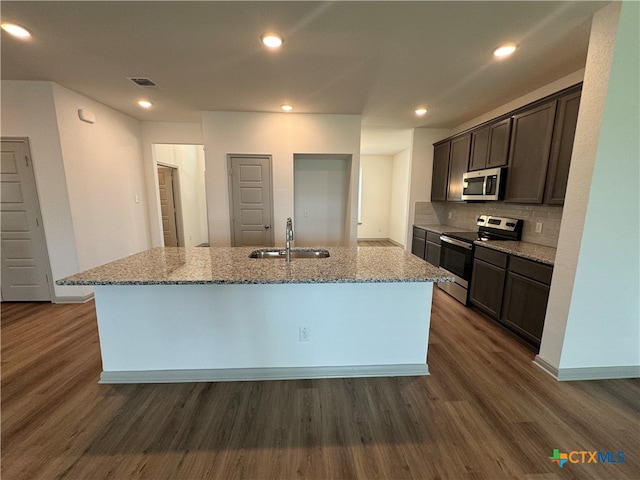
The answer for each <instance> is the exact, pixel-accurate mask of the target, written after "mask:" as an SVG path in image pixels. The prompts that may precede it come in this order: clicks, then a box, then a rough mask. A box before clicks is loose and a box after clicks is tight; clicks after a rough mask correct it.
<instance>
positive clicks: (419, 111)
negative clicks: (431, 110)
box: [415, 107, 427, 115]
mask: <svg viewBox="0 0 640 480" xmlns="http://www.w3.org/2000/svg"><path fill="white" fill-rule="evenodd" d="M415 112H416V115H424V114H425V113H427V107H420V108H416V110H415Z"/></svg>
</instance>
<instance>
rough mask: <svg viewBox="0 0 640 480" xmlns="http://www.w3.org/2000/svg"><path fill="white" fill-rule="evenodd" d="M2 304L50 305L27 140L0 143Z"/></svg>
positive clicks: (46, 270)
mask: <svg viewBox="0 0 640 480" xmlns="http://www.w3.org/2000/svg"><path fill="white" fill-rule="evenodd" d="M0 183H1V185H0V215H1V225H2V232H1V236H0V244H1V246H2V253H1V256H2V300H3V301H51V289H50V286H49V263H48V257H47V254H46V251H47V250H46V243H45V237H44V230H43V228H42V221H41V216H40V206H39V203H38V194H37V191H36V183H35V177H34V175H33V168H32V163H31V156H30V154H29V147H28V145H27V140H26V139H15V140H14V139H2V167H1V170H0Z"/></svg>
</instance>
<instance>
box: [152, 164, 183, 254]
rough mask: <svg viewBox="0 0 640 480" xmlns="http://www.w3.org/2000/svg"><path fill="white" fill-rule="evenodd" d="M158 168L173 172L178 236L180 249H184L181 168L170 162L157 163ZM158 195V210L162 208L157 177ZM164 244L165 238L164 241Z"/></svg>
mask: <svg viewBox="0 0 640 480" xmlns="http://www.w3.org/2000/svg"><path fill="white" fill-rule="evenodd" d="M158 167H166V168H170V169H171V170H172V171H173V175H172V182H171V183H172V186H173V204H174V207H175V216H176V236H177V238H178V247H184V246H185V241H184V223H183V218H182V197H181V195H180V194H181V192H180V166H179V165H175V164H172V163H169V162H156V170H157V169H158ZM156 194H157V197H158V208H160V183H159V180H158V178H157V176H156ZM162 243H164V237H163V239H162Z"/></svg>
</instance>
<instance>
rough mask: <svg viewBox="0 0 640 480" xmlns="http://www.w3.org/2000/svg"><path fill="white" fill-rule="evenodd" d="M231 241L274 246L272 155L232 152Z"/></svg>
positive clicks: (230, 186) (238, 245) (230, 170)
mask: <svg viewBox="0 0 640 480" xmlns="http://www.w3.org/2000/svg"><path fill="white" fill-rule="evenodd" d="M228 167H229V169H228V170H229V208H230V212H229V214H230V215H229V216H230V218H231V245H232V246H234V247H271V246H273V228H271V225H272V224H273V207H272V198H273V195H272V191H271V188H272V187H271V157H270V156H268V155H262V156H254V155H229V156H228Z"/></svg>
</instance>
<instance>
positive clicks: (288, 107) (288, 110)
mask: <svg viewBox="0 0 640 480" xmlns="http://www.w3.org/2000/svg"><path fill="white" fill-rule="evenodd" d="M280 109H282V110H284V111H285V112H290V111H291V110H293V105H289V104H288V103H283V104H282V105H280Z"/></svg>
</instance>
